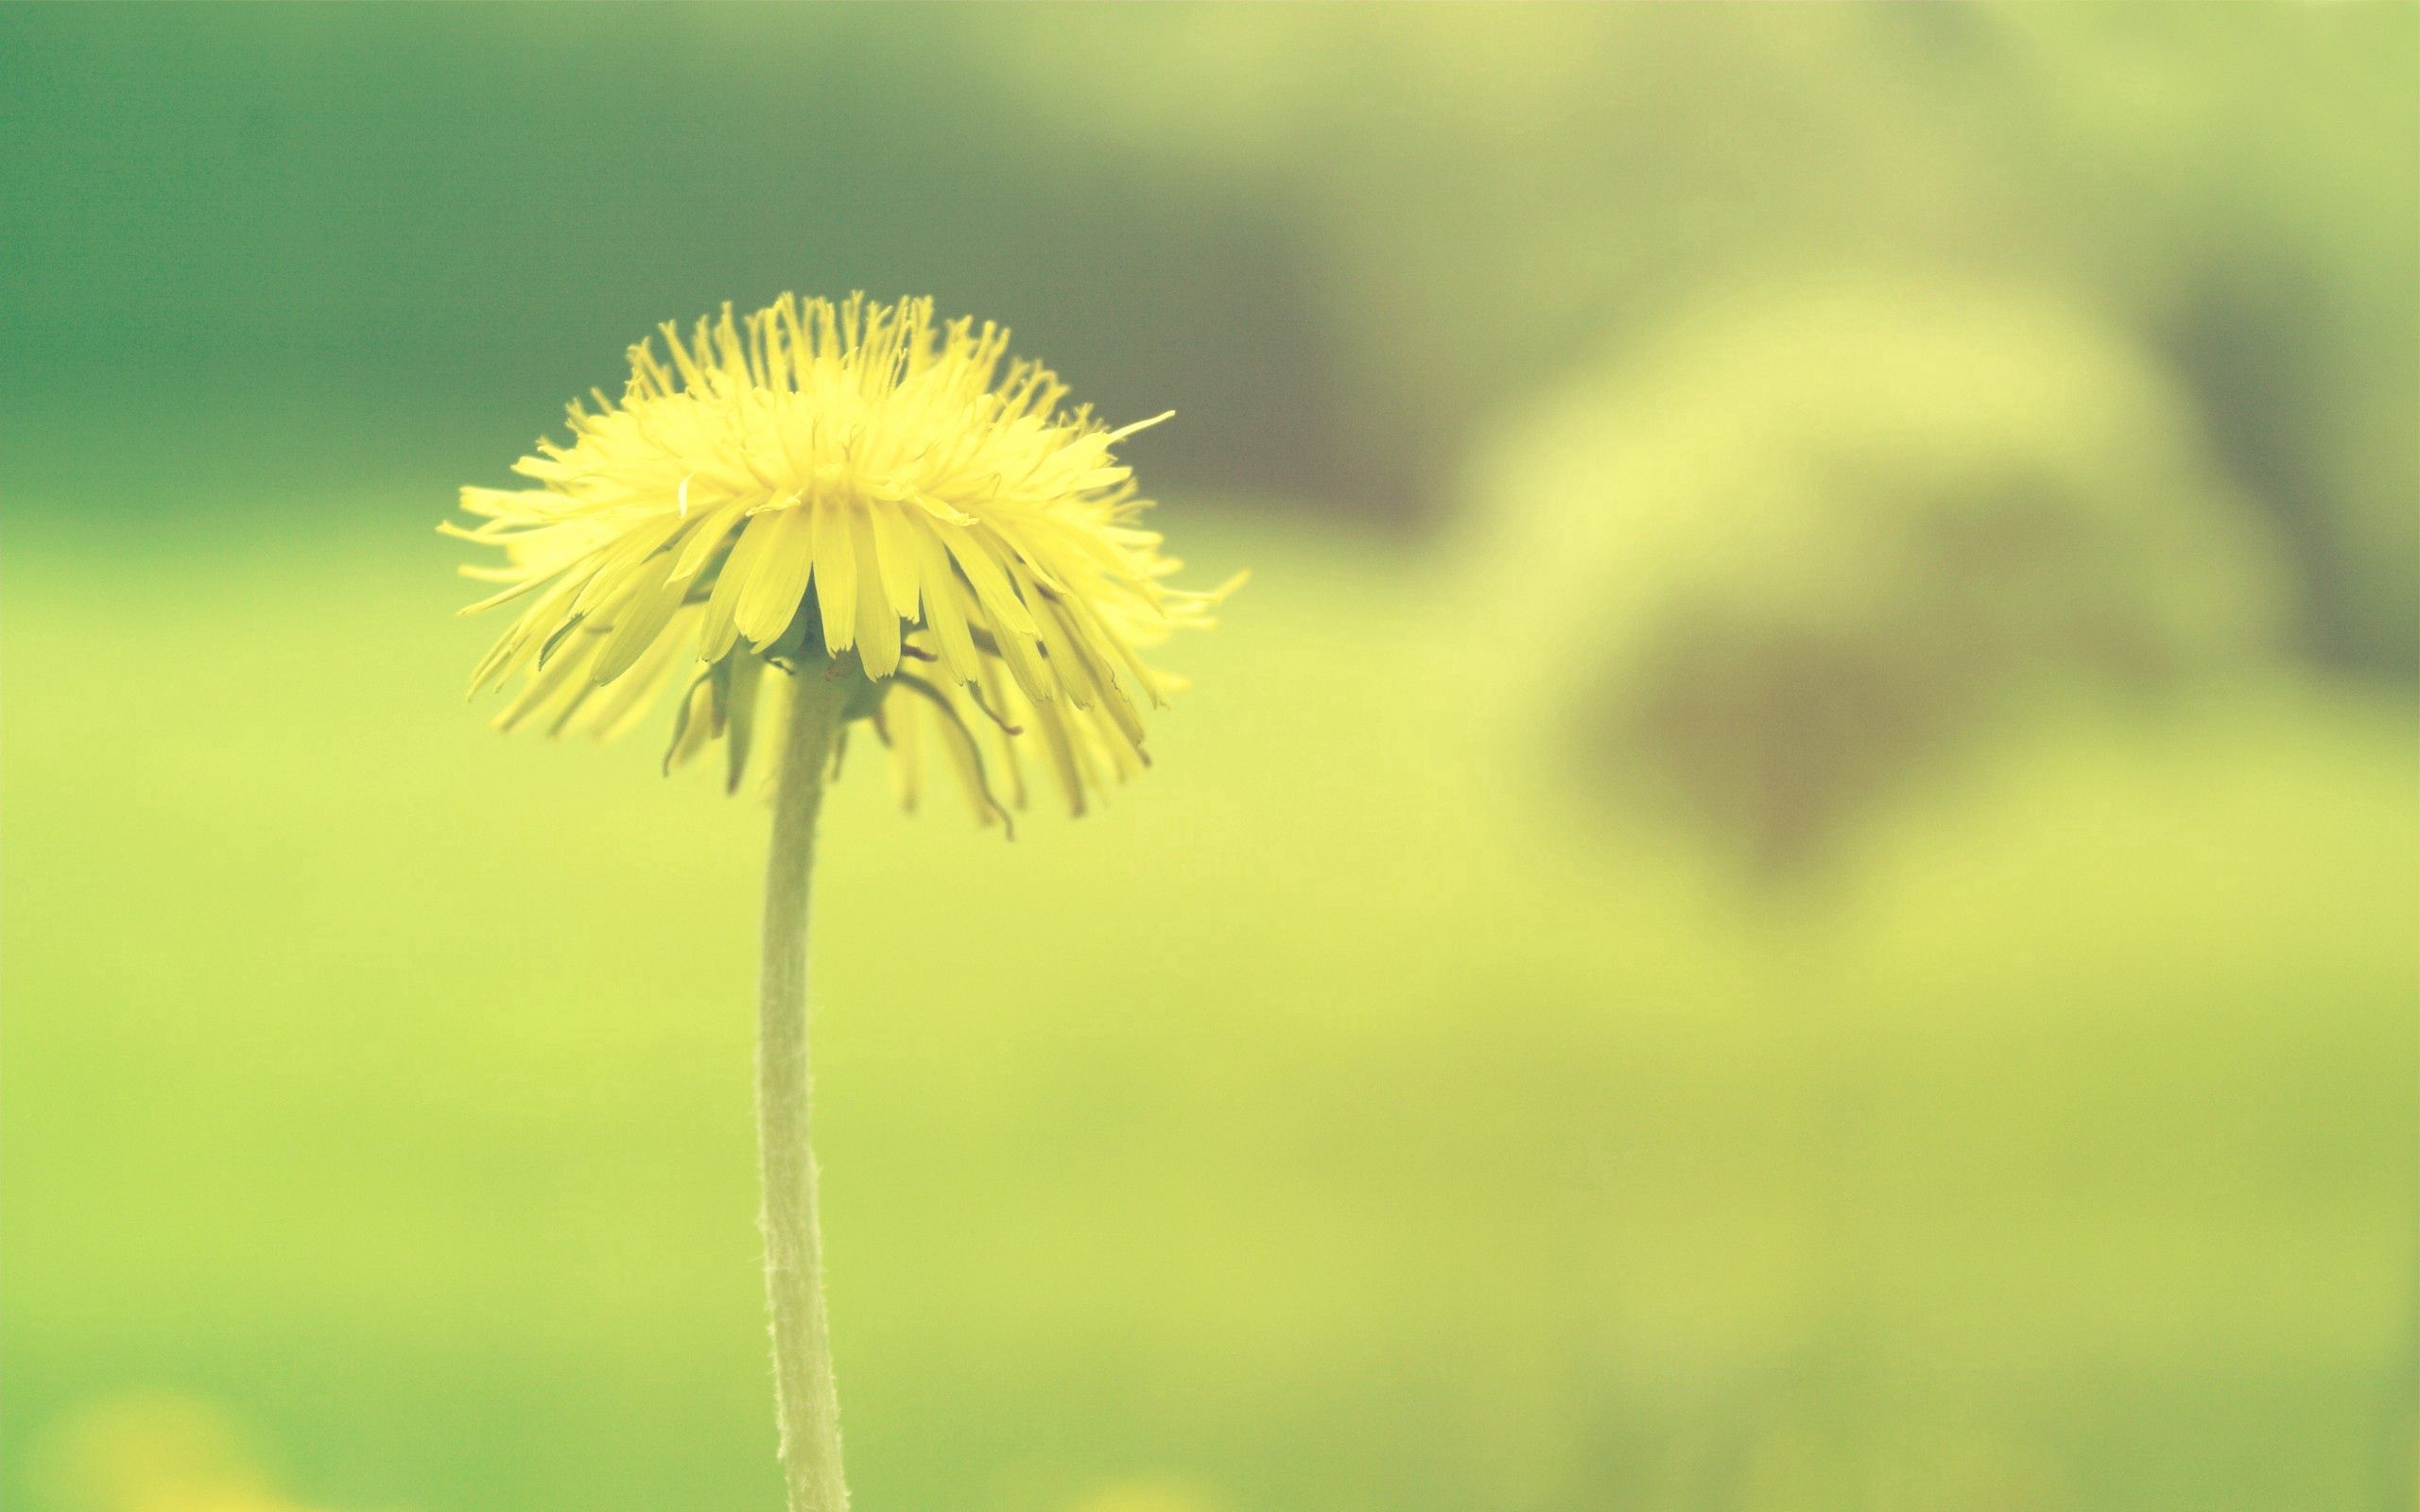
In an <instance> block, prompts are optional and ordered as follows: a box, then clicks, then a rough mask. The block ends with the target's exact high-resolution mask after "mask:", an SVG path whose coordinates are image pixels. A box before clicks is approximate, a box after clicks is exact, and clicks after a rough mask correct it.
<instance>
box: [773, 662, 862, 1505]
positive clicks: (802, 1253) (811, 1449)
mask: <svg viewBox="0 0 2420 1512" xmlns="http://www.w3.org/2000/svg"><path fill="white" fill-rule="evenodd" d="M789 680H790V717H789V718H788V719H787V720H785V721H784V725H785V729H784V731H783V735H782V752H781V770H780V773H779V776H778V777H777V778H776V779H775V788H774V799H773V839H772V845H771V847H770V848H769V851H768V853H767V857H766V864H765V962H764V972H763V975H762V977H761V978H760V995H759V1000H758V1014H757V1020H756V1144H757V1155H758V1159H759V1160H760V1161H761V1164H762V1170H763V1176H764V1182H765V1216H764V1229H765V1297H766V1300H767V1303H768V1304H769V1307H770V1309H771V1312H772V1315H773V1402H774V1411H775V1414H776V1416H777V1417H779V1419H780V1421H781V1431H782V1437H781V1446H782V1467H783V1475H784V1478H785V1480H786V1482H787V1486H788V1488H789V1512H845V1509H846V1508H847V1507H848V1504H849V1488H848V1486H847V1484H846V1483H845V1482H844V1481H843V1480H842V1479H841V1476H840V1400H839V1395H838V1392H837V1391H836V1390H835V1388H834V1386H833V1382H832V1330H831V1324H830V1322H829V1320H828V1319H827V1318H826V1317H825V1315H824V1312H823V1252H822V1251H823V1246H822V1236H821V1232H820V1230H819V1228H818V1225H817V1222H816V1214H815V1152H814V1150H813V1149H812V1147H810V1145H809V1143H808V1141H807V1134H808V1125H809V1112H810V1101H811V1094H810V1084H811V1081H812V1076H811V1074H810V1071H809V1062H808V1055H807V1009H806V906H807V884H808V879H809V876H810V874H811V872H812V871H813V869H814V865H815V821H816V816H817V815H818V814H819V813H820V812H821V809H822V807H823V778H824V770H825V768H826V767H827V766H828V765H830V763H831V758H832V746H833V741H834V738H835V736H836V735H837V734H838V730H839V727H840V722H841V720H840V713H841V707H842V704H843V703H844V701H845V700H846V698H847V686H848V685H847V684H846V683H842V682H835V681H831V680H828V679H824V678H822V677H821V676H819V675H818V674H817V673H815V672H813V671H804V672H801V673H798V674H794V675H793V676H792V677H791V678H790V679H789Z"/></svg>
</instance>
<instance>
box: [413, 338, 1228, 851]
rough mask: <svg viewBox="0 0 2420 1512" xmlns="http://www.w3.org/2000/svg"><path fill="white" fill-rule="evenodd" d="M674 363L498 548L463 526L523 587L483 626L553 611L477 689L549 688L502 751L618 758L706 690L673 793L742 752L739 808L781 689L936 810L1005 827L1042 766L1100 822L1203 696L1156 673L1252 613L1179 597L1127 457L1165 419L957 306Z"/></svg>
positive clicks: (531, 692) (566, 466)
mask: <svg viewBox="0 0 2420 1512" xmlns="http://www.w3.org/2000/svg"><path fill="white" fill-rule="evenodd" d="M662 335H663V351H662V352H661V353H659V352H658V351H657V349H656V348H655V346H654V344H653V343H652V342H648V343H642V344H640V345H638V346H635V347H632V348H631V352H630V360H631V378H630V382H629V384H628V385H627V386H626V387H625V388H624V390H623V393H622V396H621V398H620V399H619V400H618V401H617V400H613V399H609V398H607V397H606V396H605V395H604V394H602V393H596V395H595V399H596V406H595V407H594V408H591V407H589V406H588V405H586V404H579V403H574V404H573V405H572V406H571V411H570V427H571V438H570V442H569V444H567V445H559V444H557V443H555V442H553V441H551V440H542V441H540V442H539V443H538V451H537V454H536V455H530V456H525V457H523V458H522V459H521V460H520V461H519V462H517V463H515V464H514V469H513V470H514V471H515V472H519V473H521V474H522V475H523V476H525V477H527V478H528V479H530V480H531V483H532V485H533V486H532V487H528V488H523V489H516V490H498V489H480V488H466V489H464V490H462V507H463V508H464V509H465V510H467V511H468V512H469V513H471V514H473V515H475V516H477V517H479V519H478V522H477V523H476V524H473V525H470V526H467V527H466V526H458V525H454V524H450V523H449V524H447V525H445V526H443V527H441V528H444V529H445V530H447V531H448V532H449V533H451V534H454V535H458V536H460V537H462V538H463V539H466V540H470V541H479V542H481V543H482V544H488V545H493V546H497V547H500V548H501V549H502V550H503V552H504V555H505V560H504V561H503V562H502V563H501V564H495V565H484V566H475V567H466V568H464V569H463V571H464V572H465V574H466V575H468V576H475V577H479V578H483V579H486V580H489V581H493V582H495V583H497V584H499V585H501V587H500V591H499V592H498V593H495V594H494V595H493V596H492V597H490V598H488V599H486V600H483V601H482V602H480V603H478V604H475V605H472V606H471V607H470V609H469V610H465V612H466V613H467V612H475V611H477V610H484V609H488V608H491V607H493V606H495V605H498V604H502V603H505V602H508V601H510V600H512V599H516V598H521V597H524V596H526V595H532V594H534V595H535V597H534V598H532V600H531V601H530V603H529V604H528V606H527V608H525V609H524V610H522V612H521V614H520V616H519V618H518V619H516V620H515V621H514V623H513V625H512V627H510V629H508V630H507V631H506V632H505V634H504V635H503V637H502V638H500V639H499V640H498V641H497V642H496V644H495V645H494V647H493V649H492V650H491V651H490V652H489V653H488V656H487V657H486V659H485V660H484V661H483V662H481V663H480V664H479V667H478V669H477V671H476V673H475V675H474V677H473V679H472V682H473V692H474V693H477V692H480V691H483V690H486V689H490V688H494V687H498V686H501V685H503V684H505V683H508V682H510V681H512V680H513V679H520V686H519V688H518V690H517V691H516V692H515V694H514V696H513V697H512V698H511V700H510V702H509V703H508V704H507V706H506V707H505V709H504V711H503V713H501V714H499V715H498V716H497V719H496V723H497V725H498V726H499V727H500V728H503V729H507V730H510V729H514V728H517V727H519V726H522V725H525V724H534V725H537V726H539V727H541V728H543V729H544V730H547V731H548V732H549V733H560V732H562V731H563V730H586V731H589V732H591V733H593V734H595V735H596V736H598V737H599V738H602V739H612V738H614V736H616V735H619V734H622V733H624V732H626V731H627V730H629V729H631V727H632V726H633V725H635V724H637V723H638V722H639V721H640V720H642V719H643V718H645V717H646V715H647V713H648V712H649V710H650V709H652V708H653V707H654V706H655V705H656V703H657V702H658V701H659V697H660V696H661V695H662V694H663V693H664V692H665V691H666V689H667V688H670V687H673V686H674V685H676V684H678V685H679V686H680V688H681V692H680V694H679V698H680V705H679V710H678V713H677V714H676V716H675V724H674V732H673V736H672V741H671V745H670V747H669V748H668V750H667V751H666V765H667V767H668V766H671V765H680V764H681V763H683V762H685V761H687V760H689V759H691V758H693V757H696V756H698V755H700V754H701V753H702V752H703V751H704V750H705V748H706V747H709V746H711V745H712V744H714V743H715V742H716V741H722V742H724V743H725V744H726V746H727V747H728V753H729V754H728V765H727V781H728V782H729V783H730V784H731V785H732V786H734V787H736V786H737V784H738V782H739V781H740V779H741V776H742V774H743V773H744V771H745V769H746V766H747V762H748V755H749V751H750V748H751V746H752V744H753V742H754V739H755V736H756V734H757V731H758V727H759V726H760V725H761V724H762V722H763V714H764V710H763V708H762V706H763V705H764V703H765V702H766V699H767V696H768V693H769V689H771V688H773V687H774V686H777V685H779V684H781V683H783V682H785V681H786V680H787V679H788V678H790V677H807V676H816V677H821V676H826V675H835V676H845V677H852V678H861V679H864V682H865V684H866V687H865V690H864V692H863V693H862V694H861V695H860V696H858V697H856V698H855V699H854V700H853V702H852V704H851V711H850V712H851V714H852V715H853V716H861V717H863V718H865V719H867V720H869V721H871V722H872V723H873V727H874V729H875V730H876V732H877V733H878V734H879V735H880V737H881V738H882V739H883V741H884V742H885V743H886V744H887V745H888V746H889V747H890V752H891V767H892V772H893V776H894V780H895V782H896V783H897V785H898V787H899V789H900V793H901V797H902V799H903V800H904V801H905V802H907V803H908V805H910V806H911V807H912V806H913V805H914V803H915V801H916V799H917V797H918V795H919V793H920V791H921V789H922V786H923V784H924V779H925V771H926V767H927V765H929V764H930V763H931V762H932V761H934V760H935V759H938V761H939V763H940V765H942V766H943V767H945V768H946V769H948V770H949V771H950V772H952V773H953V774H954V775H955V777H956V778H957V780H958V782H959V786H960V787H961V788H963V790H964V791H965V792H966V794H967V796H968V798H969V799H970V800H971V801H972V802H973V803H974V805H975V807H976V811H977V815H978V816H979V817H981V818H983V819H984V820H986V821H987V822H988V821H989V820H991V819H994V818H998V819H1001V820H1003V821H1005V820H1006V819H1007V817H1008V813H1009V810H1010V809H1011V808H1013V807H1017V806H1022V804H1023V803H1024V802H1025V800H1026V797H1027V785H1026V779H1025V770H1024V761H1023V759H1022V758H1024V757H1025V756H1027V755H1029V754H1030V753H1031V752H1033V751H1035V750H1036V749H1037V748H1038V750H1039V753H1040V754H1041V756H1042V758H1043V762H1044V765H1046V768H1047V769H1048V770H1049V772H1050V774H1051V777H1052V779H1053V780H1054V782H1055V784H1056V786H1057V787H1058V789H1059V791H1060V794H1061V796H1062V797H1063V799H1064V800H1065V801H1066V802H1067V804H1068V806H1069V807H1070V808H1071V809H1072V810H1074V811H1075V812H1078V813H1081V812H1082V811H1083V808H1084V806H1085V800H1086V796H1087V794H1090V793H1098V792H1101V791H1104V790H1105V789H1106V788H1107V787H1108V786H1109V785H1111V784H1112V783H1113V782H1115V781H1118V780H1122V779H1124V778H1126V777H1129V776H1132V774H1133V773H1134V772H1136V771H1138V770H1139V769H1140V768H1141V767H1142V766H1143V765H1146V764H1147V758H1146V756H1145V754H1144V744H1143V735H1144V732H1143V724H1142V719H1141V716H1140V712H1139V707H1138V706H1139V705H1141V704H1146V703H1148V704H1152V705H1158V704H1162V703H1164V702H1166V701H1167V696H1168V695H1170V694H1172V693H1174V692H1176V691H1177V690H1178V689H1179V688H1181V687H1182V686H1183V684H1182V681H1181V679H1177V678H1176V677H1174V676H1173V675H1171V674H1168V673H1167V672H1164V671H1161V670H1159V669H1157V668H1154V667H1152V666H1151V665H1150V663H1149V662H1145V661H1144V660H1143V657H1142V654H1141V653H1142V651H1143V650H1145V649H1146V648H1148V647H1150V646H1152V645H1156V644H1159V643H1160V642H1162V641H1164V640H1165V639H1167V635H1168V633H1169V632H1170V631H1171V630H1173V629H1175V628H1178V627H1206V626H1208V625H1209V624H1210V623H1211V622H1210V618H1209V610H1210V608H1211V606H1213V605H1214V604H1215V603H1217V602H1218V600H1219V598H1221V597H1223V596H1224V594H1225V593H1227V592H1228V591H1229V590H1231V589H1232V588H1233V587H1234V586H1235V585H1234V584H1233V583H1230V584H1228V585H1226V587H1224V588H1221V589H1219V590H1218V591H1217V592H1213V593H1196V592H1188V591H1184V590H1180V589H1175V588H1172V587H1170V586H1168V585H1167V578H1168V577H1169V576H1171V575H1172V574H1173V573H1174V572H1175V571H1176V570H1177V568H1178V566H1179V563H1177V562H1176V561H1175V560H1174V559H1172V558H1168V557H1166V556H1164V555H1163V554H1162V553H1161V550H1160V545H1161V538H1160V537H1159V536H1157V535H1156V534H1153V533H1152V532H1150V531H1148V530H1145V529H1143V528H1141V527H1140V526H1139V525H1138V524H1136V521H1137V519H1138V517H1139V516H1140V515H1141V513H1142V511H1143V510H1144V509H1146V508H1147V507H1149V506H1150V501H1149V500H1147V499H1145V498H1143V497H1142V496H1141V495H1140V494H1139V493H1138V492H1137V490H1136V488H1135V485H1134V481H1133V477H1132V473H1131V472H1130V471H1129V470H1128V469H1127V468H1126V467H1125V466H1124V465H1122V464H1121V463H1119V462H1118V461H1117V459H1116V457H1115V450H1114V449H1115V446H1116V444H1117V443H1118V442H1119V441H1121V440H1123V439H1124V438H1126V437H1128V436H1131V435H1132V434H1133V433H1134V432H1135V431H1138V430H1140V429H1142V428H1143V427H1144V426H1145V425H1148V424H1152V423H1156V420H1154V421H1142V422H1139V423H1136V424H1132V425H1127V426H1124V427H1122V428H1118V429H1111V428H1110V427H1108V426H1106V425H1104V424H1102V423H1101V422H1099V421H1097V420H1095V419H1094V417H1093V415H1092V411H1091V410H1090V408H1089V407H1077V408H1074V409H1068V408H1065V407H1063V402H1064V400H1065V398H1066V389H1065V387H1064V386H1063V384H1061V383H1060V381H1059V379H1058V378H1057V377H1056V376H1055V375H1053V374H1052V373H1051V372H1050V371H1049V370H1048V369H1046V368H1044V367H1042V366H1040V365H1039V364H1037V363H1032V362H1025V361H1013V360H1011V359H1010V358H1009V357H1008V333H1007V332H1006V331H1004V330H1002V329H1000V328H999V327H997V326H995V325H992V324H989V323H986V324H983V325H981V326H977V325H976V324H975V323H974V322H973V321H971V320H963V319H960V320H953V321H949V322H946V323H937V322H936V321H935V320H934V318H933V313H932V302H931V301H929V300H908V301H902V302H900V303H899V304H897V305H886V304H881V303H876V302H872V301H867V300H866V299H865V298H864V297H863V296H862V295H858V296H852V297H851V298H850V299H849V300H847V301H843V302H841V303H838V304H834V303H831V302H829V301H823V300H806V301H800V300H797V299H795V298H793V297H790V296H787V295H786V296H784V297H783V298H782V299H781V301H778V302H776V303H775V304H773V305H772V306H770V307H769V308H768V309H765V310H761V311H758V312H757V313H755V314H753V315H751V316H749V317H747V318H745V319H744V320H735V319H734V318H733V315H732V310H731V307H730V306H729V305H725V306H724V307H723V310H722V313H721V316H720V318H718V319H715V320H700V321H699V322H698V324H697V326H696V328H695V329H694V330H693V331H692V332H691V333H690V334H689V335H688V337H687V338H686V339H685V340H684V339H683V336H682V335H681V334H680V332H679V331H678V330H677V329H676V328H675V327H673V326H672V325H670V324H666V326H664V327H663V328H662ZM1166 418H1167V417H1166V416H1160V417H1157V419H1166ZM769 673H770V674H772V675H771V676H769V675H768V674H769ZM995 772H996V776H997V778H998V782H997V785H996V786H995V784H994V774H995Z"/></svg>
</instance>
